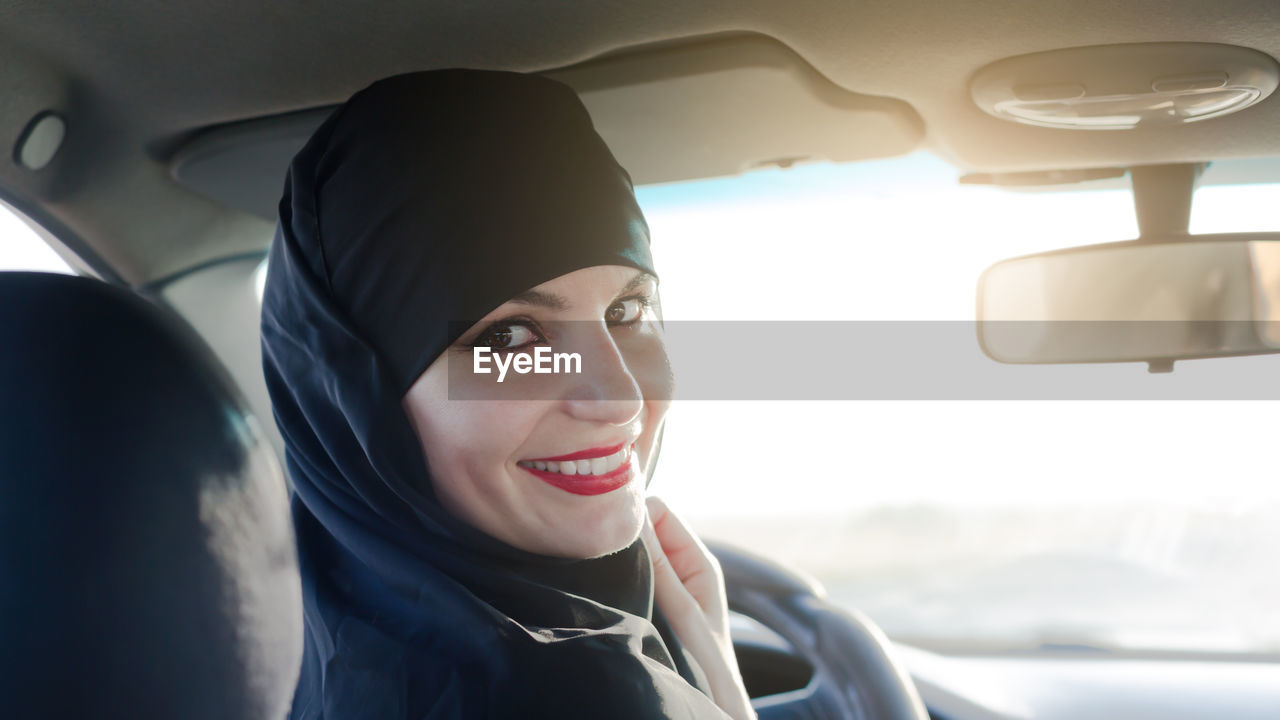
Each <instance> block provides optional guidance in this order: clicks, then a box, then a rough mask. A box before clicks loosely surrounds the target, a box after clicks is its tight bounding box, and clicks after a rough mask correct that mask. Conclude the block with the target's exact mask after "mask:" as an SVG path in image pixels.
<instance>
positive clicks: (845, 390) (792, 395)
mask: <svg viewBox="0 0 1280 720" xmlns="http://www.w3.org/2000/svg"><path fill="white" fill-rule="evenodd" d="M561 325H562V326H564V325H570V324H569V323H562V324H561ZM589 325H591V323H583V327H584V330H583V331H584V332H586V331H587V329H588V328H587V327H586V326H589ZM987 325H988V327H986V328H981V329H982V331H983V334H984V336H986V337H991V336H992V331H993V328H992V327H990V326H991V325H992V324H991V323H988V324H987ZM1001 325H1002V326H1001V327H1000V328H998V332H999V333H1000V335H1001V337H1002V338H1004V340H1003V341H1004V342H1016V341H1017V339H1019V338H1021V339H1022V341H1023V345H1024V346H1028V347H1030V346H1034V344H1035V342H1036V340H1035V338H1037V337H1041V336H1045V335H1052V336H1054V337H1056V338H1061V337H1064V336H1068V335H1074V337H1077V338H1080V342H1081V343H1084V342H1088V341H1089V338H1107V339H1108V342H1114V340H1115V339H1116V338H1118V337H1119V338H1130V339H1131V341H1130V342H1129V343H1128V345H1127V346H1126V347H1127V351H1128V352H1129V353H1130V354H1129V355H1126V357H1138V356H1141V352H1140V348H1141V342H1144V340H1143V338H1147V337H1160V338H1163V339H1165V340H1167V338H1168V337H1170V336H1172V335H1176V334H1177V333H1178V332H1182V330H1179V329H1177V328H1174V327H1172V326H1173V325H1174V324H1173V323H1151V322H1145V323H1138V322H1133V323H1117V322H1110V323H1080V322H1077V323H1069V324H1067V323H1055V324H1053V325H1055V327H1053V328H1049V327H1047V325H1049V324H1047V323H1031V322H1021V323H1003V324H1001ZM1065 325H1070V326H1071V327H1070V328H1065V327H1063V326H1065ZM1207 325H1210V324H1206V323H1200V324H1199V326H1198V327H1196V328H1194V329H1193V330H1192V331H1191V332H1192V333H1193V334H1194V335H1195V336H1196V337H1197V338H1200V339H1202V338H1204V337H1216V336H1220V337H1223V338H1232V337H1239V336H1241V335H1242V334H1245V335H1248V334H1252V335H1253V336H1257V335H1258V334H1259V332H1262V331H1256V328H1253V329H1251V328H1245V327H1240V326H1238V325H1239V323H1212V325H1215V326H1217V327H1207ZM560 330H561V331H566V328H564V327H561V328H560ZM979 330H980V328H979V324H978V323H976V322H962V321H945V322H926V321H912V322H897V321H850V322H828V321H791V322H781V321H773V322H712V321H705V322H702V321H698V322H694V321H686V322H668V323H666V325H665V328H664V329H663V331H662V332H661V338H662V342H663V343H665V349H666V354H667V356H668V358H669V360H670V367H671V372H672V373H673V375H674V379H675V382H674V388H673V389H668V388H667V386H664V385H663V384H662V383H660V382H651V381H648V380H646V377H649V378H651V376H652V372H653V371H652V367H651V366H652V364H653V363H652V356H651V355H646V356H644V357H645V359H644V360H643V361H637V360H636V359H635V358H636V357H637V353H639V352H640V350H637V349H636V348H639V347H641V346H642V345H643V343H642V342H641V340H639V339H637V338H636V337H634V336H626V335H624V333H628V332H638V331H636V330H628V329H623V328H614V329H611V330H610V332H611V333H613V334H614V336H615V338H616V342H615V343H614V344H613V345H612V346H610V345H609V343H607V342H605V343H599V342H597V343H595V344H584V345H582V346H581V347H584V348H585V347H592V348H595V351H593V352H579V353H578V354H579V356H580V365H581V371H580V372H577V373H573V372H570V373H564V372H563V370H564V368H565V364H564V362H561V365H560V368H559V369H560V370H561V372H558V373H557V372H547V373H541V374H539V373H536V372H534V370H532V369H530V370H528V371H527V372H524V373H521V372H517V369H516V368H517V365H516V363H514V362H512V361H511V360H510V359H508V360H505V361H504V362H507V363H509V364H508V365H507V372H506V374H505V377H504V378H503V380H502V382H501V383H499V372H498V370H499V368H498V363H497V362H496V358H495V357H490V358H488V360H487V367H488V368H489V370H490V372H489V373H487V374H482V375H477V374H476V373H475V372H474V370H475V364H474V355H473V353H472V351H470V350H466V351H462V352H454V353H451V354H450V356H449V357H450V363H449V373H450V374H449V396H450V398H452V399H458V400H480V399H489V400H494V399H496V400H519V399H527V400H555V399H560V398H564V397H569V396H573V397H595V398H598V399H619V398H622V397H633V396H634V395H633V393H634V389H633V388H634V386H629V385H628V383H627V382H626V379H625V378H624V377H622V376H621V375H625V374H626V373H624V372H623V371H621V370H620V368H621V367H622V364H623V362H624V361H625V363H626V365H627V368H628V370H627V371H626V372H628V373H632V374H634V375H636V376H637V379H636V383H637V384H638V385H644V386H645V388H646V391H645V396H646V398H648V399H667V398H671V399H676V400H1188V399H1194V400H1280V355H1276V354H1258V355H1248V356H1236V357H1228V356H1224V357H1212V358H1209V359H1190V360H1177V361H1176V362H1174V363H1173V366H1172V367H1173V371H1172V372H1149V371H1148V370H1149V367H1150V368H1151V369H1155V370H1167V369H1168V365H1169V362H1168V360H1169V358H1168V357H1153V358H1149V359H1150V360H1152V361H1154V363H1153V364H1151V365H1150V366H1149V365H1148V363H1147V362H1145V361H1129V362H1119V363H1103V364H1093V363H1081V364H1011V363H1004V362H997V361H996V360H993V359H991V358H990V357H988V356H987V355H986V354H985V353H984V351H983V348H982V343H980V341H979V337H980V334H979ZM1067 330H1069V332H1066V331H1067ZM594 332H596V333H597V334H599V333H600V332H601V331H600V329H599V327H596V329H595V330H594ZM548 335H549V339H547V340H544V341H540V342H538V343H536V344H533V345H528V346H525V347H523V348H520V349H519V350H517V351H516V352H518V353H527V354H529V355H530V356H531V357H530V359H529V361H528V362H526V363H524V366H525V367H526V368H530V367H535V365H536V359H535V358H533V357H532V356H533V355H534V354H535V352H536V351H537V348H538V347H544V348H545V350H544V351H542V353H543V356H544V360H543V363H542V364H543V366H544V367H546V368H551V367H552V360H551V359H549V358H550V357H551V356H552V355H553V354H554V353H560V352H565V351H567V350H569V349H572V348H573V347H574V344H573V343H558V342H557V340H556V337H557V336H558V335H559V336H560V337H570V336H572V335H573V331H567V332H561V333H557V332H555V331H551V332H549V333H548ZM588 336H589V333H588V334H587V335H580V336H579V337H588ZM599 337H600V336H599V335H597V340H598V339H599ZM652 337H653V336H650V340H652ZM1011 338H1012V340H1011ZM1198 342H1199V340H1198ZM637 343H639V344H637ZM1166 346H1167V342H1166V343H1164V344H1162V345H1161V347H1166ZM1264 346H1265V344H1264V345H1263V346H1258V347H1264ZM610 347H612V348H613V349H612V350H610ZM1200 347H1207V346H1203V345H1201V346H1200ZM1135 348H1138V350H1135ZM1273 351H1274V352H1280V347H1276V348H1274V349H1273ZM1218 352H1220V353H1222V354H1225V355H1232V354H1234V353H1235V352H1238V350H1234V349H1232V348H1229V347H1226V346H1225V345H1223V346H1221V347H1219V348H1218V349H1217V351H1210V352H1203V353H1202V354H1205V355H1213V354H1218ZM611 353H615V354H611ZM1082 354H1086V355H1087V351H1086V352H1083V353H1082ZM561 360H563V358H561ZM620 373H621V375H620ZM654 388H658V389H656V390H654ZM592 393H594V394H592Z"/></svg>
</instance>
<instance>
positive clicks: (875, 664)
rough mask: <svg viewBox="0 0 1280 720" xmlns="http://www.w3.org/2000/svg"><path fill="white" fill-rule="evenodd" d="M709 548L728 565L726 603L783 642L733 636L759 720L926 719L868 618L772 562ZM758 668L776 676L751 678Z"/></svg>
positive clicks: (911, 686)
mask: <svg viewBox="0 0 1280 720" xmlns="http://www.w3.org/2000/svg"><path fill="white" fill-rule="evenodd" d="M707 547H708V549H710V550H711V552H712V554H713V555H715V556H716V559H717V560H719V561H720V567H721V569H722V570H723V571H724V579H725V589H726V591H727V594H728V600H729V609H730V610H731V611H733V612H737V613H740V614H742V615H745V616H747V617H748V618H751V619H752V620H755V621H756V622H758V623H760V624H761V625H763V626H764V627H765V628H767V629H768V630H771V631H772V632H773V633H776V634H777V636H778V637H780V638H781V639H782V640H784V641H785V644H783V643H776V642H775V643H773V644H772V647H771V646H770V644H769V643H763V644H759V645H756V644H743V643H740V642H735V649H736V650H737V653H738V662H739V666H740V667H741V668H742V671H743V677H744V679H745V680H746V681H747V690H748V692H749V693H750V694H752V695H753V696H754V697H753V698H752V701H751V703H752V706H753V707H754V708H755V710H756V712H757V714H758V715H759V716H760V720H782V719H783V718H786V719H788V720H807V719H809V718H813V719H814V720H818V719H825V718H848V719H850V720H928V717H929V715H928V713H927V712H926V711H925V707H924V703H923V702H921V700H920V695H919V693H918V692H916V687H915V685H914V684H913V683H912V681H911V677H910V675H908V674H907V672H906V670H905V669H903V667H902V666H901V665H900V664H898V662H897V661H896V660H895V659H894V656H893V653H892V650H891V647H890V644H889V640H888V638H886V637H885V634H884V632H882V631H881V630H880V628H878V627H877V626H876V625H875V623H873V622H871V620H870V619H868V618H867V617H865V616H863V615H862V614H860V613H857V612H850V611H849V610H846V609H844V608H841V607H839V606H837V605H835V604H833V603H831V602H829V601H828V600H826V599H825V598H824V597H823V592H822V590H821V588H819V587H818V586H817V585H816V584H814V583H813V582H812V581H810V580H808V579H806V578H804V577H802V576H800V575H798V574H796V573H794V572H791V571H790V570H787V569H786V568H784V567H782V566H781V565H779V564H777V563H775V562H773V561H770V560H767V559H765V558H762V557H760V556H758V555H754V554H752V553H749V552H747V551H744V550H741V549H738V548H734V547H731V546H728V545H725V544H722V543H715V542H708V543H707ZM756 667H761V668H764V667H768V669H769V673H768V674H769V676H770V677H771V678H772V679H771V680H766V682H765V683H764V684H763V685H762V683H761V682H760V681H759V680H756V681H755V682H753V679H752V676H753V675H756V673H754V672H753V669H754V668H756ZM806 676H807V681H806ZM788 680H790V682H788ZM788 684H790V685H791V686H792V687H787V685H788ZM753 685H755V686H756V687H754V688H753V687H752V686H753ZM770 685H772V686H773V687H770ZM778 690H781V691H780V692H779V691H778ZM761 691H764V692H767V693H769V694H763V695H761V694H760V692H761ZM757 695H758V696H757Z"/></svg>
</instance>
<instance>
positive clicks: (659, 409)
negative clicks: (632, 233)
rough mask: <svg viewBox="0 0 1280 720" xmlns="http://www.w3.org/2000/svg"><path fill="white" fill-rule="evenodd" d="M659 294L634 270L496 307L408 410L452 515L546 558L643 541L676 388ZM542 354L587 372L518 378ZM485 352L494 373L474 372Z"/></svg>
mask: <svg viewBox="0 0 1280 720" xmlns="http://www.w3.org/2000/svg"><path fill="white" fill-rule="evenodd" d="M656 293H657V286H656V281H655V280H654V279H653V278H652V277H651V276H649V275H648V274H646V273H643V272H640V271H638V270H636V269H634V268H629V267H622V266H615V265H606V266H597V267H589V268H584V269H582V270H577V271H575V272H571V273H568V274H566V275H561V276H560V277H558V278H555V279H554V280H549V281H547V282H545V283H543V284H541V285H539V286H537V287H535V288H533V289H532V290H530V291H528V292H525V293H521V294H520V295H517V296H516V297H514V298H512V299H511V300H510V301H508V302H507V303H505V304H503V305H501V306H500V307H498V308H496V309H495V310H493V312H491V313H489V314H488V315H487V316H485V318H484V319H483V320H481V321H480V322H478V323H476V325H475V326H473V327H471V328H470V329H469V330H468V331H467V332H466V333H465V334H464V335H463V336H462V337H461V338H459V340H458V341H457V342H456V343H454V344H453V345H451V346H450V347H449V348H448V349H447V350H446V351H445V352H444V353H442V354H441V355H440V357H438V358H437V359H436V360H435V362H433V363H432V364H431V366H430V367H428V368H427V369H426V371H425V372H423V373H422V375H421V376H420V377H419V378H418V379H417V381H416V382H414V384H413V386H412V387H410V388H409V391H408V392H407V393H406V394H405V397H404V401H403V404H404V408H405V412H406V413H407V414H408V416H409V419H410V421H411V422H412V423H413V425H414V428H415V429H416V430H417V433H418V437H419V439H420V440H421V441H422V447H423V451H424V452H425V453H426V458H427V465H428V467H429V468H430V469H431V474H432V478H433V482H434V489H435V493H436V496H437V497H438V498H439V499H440V502H441V504H442V505H443V506H444V507H445V509H446V510H448V511H449V512H450V513H452V514H453V515H455V516H456V517H459V518H461V519H463V520H465V521H467V522H468V523H470V524H471V525H473V526H475V527H477V528H479V529H480V530H482V531H484V532H486V533H488V534H489V535H492V536H493V537H496V538H498V539H499V540H502V541H504V542H506V543H507V544H509V545H513V546H515V547H517V548H521V549H523V550H527V551H530V552H534V553H539V554H543V555H554V556H560V557H574V558H588V557H597V556H600V555H606V554H608V553H611V552H616V551H618V550H620V549H622V548H624V547H626V546H627V545H629V544H631V543H632V542H633V541H634V540H635V539H636V537H637V536H638V535H639V532H640V527H641V524H642V523H643V521H644V517H645V510H644V488H645V483H646V478H647V477H648V475H649V472H650V471H651V470H652V467H651V464H652V462H653V459H654V457H653V454H654V450H655V444H656V442H657V438H658V434H659V431H660V430H661V428H662V422H663V418H664V417H665V416H666V412H667V407H668V405H669V398H670V397H671V387H672V377H671V369H670V365H669V364H668V362H667V354H666V348H665V346H664V345H663V341H662V336H661V331H660V328H659V326H658V312H659V311H658V308H657V296H656ZM539 347H541V348H544V350H543V351H542V352H543V353H544V354H545V356H546V357H552V355H551V353H557V354H558V353H566V354H568V353H576V354H577V355H578V356H580V358H581V361H580V364H578V363H573V362H567V363H561V364H560V366H559V368H555V366H554V364H553V363H550V362H548V363H546V365H547V366H550V367H551V368H552V369H559V370H561V372H550V373H535V372H526V373H520V372H518V371H517V368H518V367H520V365H519V364H518V362H519V355H521V354H527V355H529V356H534V355H535V353H537V352H538V348H539ZM479 348H486V350H481V349H479ZM477 355H478V356H480V362H481V364H482V365H483V366H484V367H487V368H488V369H489V370H490V372H489V373H488V374H482V373H477V372H475V371H474V370H475V367H476V357H477ZM503 366H505V367H507V371H506V373H505V376H502V382H498V378H499V376H500V372H501V370H500V368H501V367H503ZM566 367H568V368H571V369H576V368H579V367H580V370H581V372H578V373H574V372H563V370H565V369H566ZM451 397H452V398H453V399H451Z"/></svg>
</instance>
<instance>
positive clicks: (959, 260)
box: [638, 154, 1280, 653]
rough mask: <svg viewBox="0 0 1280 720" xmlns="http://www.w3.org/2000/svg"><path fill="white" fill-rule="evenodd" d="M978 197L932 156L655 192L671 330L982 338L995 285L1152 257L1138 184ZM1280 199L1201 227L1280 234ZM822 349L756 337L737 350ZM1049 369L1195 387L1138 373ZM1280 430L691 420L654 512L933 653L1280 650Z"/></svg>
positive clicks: (991, 191) (794, 405)
mask: <svg viewBox="0 0 1280 720" xmlns="http://www.w3.org/2000/svg"><path fill="white" fill-rule="evenodd" d="M1213 172H1214V170H1213V169H1210V171H1209V174H1206V176H1205V178H1204V180H1205V181H1206V182H1212V173H1213ZM957 175H958V173H957V171H956V170H955V169H954V168H953V167H951V166H949V165H947V164H945V163H943V162H942V161H940V160H938V159H936V158H934V157H932V156H930V155H928V154H916V155H912V156H908V157H905V158H899V159H893V160H886V161H880V162H870V163H858V164H851V165H811V166H800V167H796V168H793V169H790V170H768V171H757V172H753V173H749V174H746V175H743V176H740V177H733V178H725V179H717V180H709V181H698V182H689V183H678V184H669V185H661V186H649V187H642V188H640V189H639V191H638V195H639V198H640V202H641V205H642V206H643V208H644V211H645V215H646V216H647V218H648V220H649V223H650V226H651V229H652V235H653V238H654V255H655V261H656V263H657V268H658V270H659V273H660V274H661V276H662V290H661V292H662V303H663V309H664V313H665V316H666V318H667V320H668V323H671V322H672V321H681V320H702V321H706V320H739V321H759V320H789V321H796V320H806V321H826V322H829V321H837V320H859V321H862V320H878V321H886V320H887V321H922V320H927V321H965V322H972V320H973V318H974V312H975V310H974V305H975V291H976V285H977V280H978V277H979V275H980V274H981V273H982V271H983V270H984V269H985V268H987V267H988V266H989V265H991V264H992V263H994V262H996V261H999V260H1002V259H1005V258H1009V257H1013V256H1017V255H1023V254H1027V253H1034V252H1040V251H1044V250H1049V249H1054V248H1061V247H1070V246H1076V245H1084V244H1093V243H1101V242H1109V241H1115V240H1124V239H1128V238H1132V237H1135V236H1136V235H1137V227H1136V222H1135V219H1134V211H1133V205H1132V196H1131V194H1130V192H1129V190H1128V187H1127V181H1126V182H1124V183H1123V184H1117V187H1116V188H1115V189H1109V190H1095V191H1081V190H1075V191H1067V192H1011V191H1007V190H1001V189H995V188H990V187H978V186H962V185H960V184H958V183H957ZM1277 200H1280V185H1249V186H1205V187H1202V188H1201V189H1200V190H1198V191H1197V196H1196V202H1195V206H1194V211H1193V216H1192V228H1191V230H1192V232H1195V233H1209V232H1237V231H1253V230H1280V218H1276V217H1275V212H1274V208H1275V207H1277V204H1278V203H1277ZM815 327H816V326H815ZM854 327H857V326H855V325H852V324H851V325H847V326H846V325H841V326H838V328H837V327H836V326H832V331H834V332H845V331H847V329H848V328H854ZM877 337H879V336H877ZM821 340H822V338H821V336H820V335H819V336H817V337H815V338H814V341H815V342H821ZM973 344H974V348H975V352H976V351H977V350H976V348H977V344H976V341H975V342H974V343H973ZM800 350H801V349H800V348H795V347H782V348H778V347H771V346H770V344H769V338H767V337H742V338H741V342H740V343H739V344H736V346H729V347H725V348H724V353H725V357H727V358H732V357H734V356H735V355H741V354H747V353H753V352H781V353H790V352H799V351H800ZM888 350H891V348H876V347H867V348H865V349H863V352H864V353H866V354H869V355H874V354H876V353H877V351H881V352H884V351H888ZM939 362H945V359H943V358H939ZM858 365H859V358H850V359H849V366H850V368H851V370H852V371H854V372H856V371H857V367H858ZM1259 366H1261V367H1263V368H1264V369H1265V370H1266V371H1267V372H1268V373H1270V377H1272V378H1276V377H1280V357H1277V356H1263V357H1251V358H1230V359H1214V360H1199V361H1191V362H1185V363H1178V366H1177V370H1176V371H1175V373H1174V375H1175V376H1177V375H1179V374H1182V375H1184V376H1186V375H1188V374H1189V375H1191V376H1198V377H1201V378H1209V379H1213V378H1228V377H1231V376H1232V375H1233V373H1238V372H1239V371H1240V369H1241V368H1246V367H1247V368H1249V369H1251V371H1253V372H1255V373H1256V371H1257V369H1258V368H1259ZM1000 367H1010V366H1000ZM678 370H679V368H678V367H677V371H678ZM1032 370H1034V371H1035V372H1043V373H1044V377H1046V378H1051V377H1054V376H1053V375H1052V373H1077V374H1078V373H1085V372H1094V373H1098V372H1102V373H1106V374H1107V376H1108V377H1113V378H1115V379H1117V381H1118V382H1123V383H1134V384H1138V383H1154V382H1162V381H1167V378H1169V377H1171V376H1160V375H1151V374H1148V373H1147V372H1146V367H1145V365H1142V364H1134V363H1127V364H1117V365H1107V366H1054V367H1037V368H1032ZM1271 397H1274V395H1272V396H1271ZM1278 409H1280V408H1277V402H1275V401H1271V400H1267V401H1262V400H1257V401H1226V400H1216V401H1215V400H1196V401H1190V400H1160V401H1129V400H1108V401H1049V400H1014V401H1008V400H1005V401H996V400H945V399H931V398H929V397H927V396H925V397H917V398H909V399H908V398H904V399H901V400H877V401H869V400H844V401H786V400H779V401H768V402H765V401H746V400H742V401H732V400H725V401H691V400H684V401H680V402H677V403H676V404H675V407H674V408H673V409H672V411H671V414H670V416H669V420H668V426H667V432H666V433H665V438H664V444H663V449H662V456H661V460H660V464H659V467H658V469H657V472H656V475H655V476H654V481H653V484H652V486H651V490H652V491H653V492H655V493H656V494H659V495H661V496H663V497H664V498H665V499H666V500H667V501H668V503H669V504H670V505H671V506H672V507H673V508H677V509H678V510H680V511H681V512H682V513H683V514H684V515H687V516H689V518H690V521H691V523H692V524H693V525H694V526H695V528H696V529H697V530H699V531H700V532H701V533H702V534H703V535H705V536H707V537H711V538H718V539H722V540H726V541H729V542H732V543H735V544H738V545H740V546H743V547H746V548H748V549H752V550H754V551H756V552H758V553H761V554H764V555H766V556H769V557H773V558H776V559H778V560H781V561H782V562H784V563H787V564H789V565H791V566H792V567H796V568H800V569H802V570H804V571H807V572H808V573H810V574H812V575H814V576H815V577H817V578H818V579H819V580H820V581H821V582H822V583H823V584H824V585H825V586H826V588H827V590H828V592H829V594H830V595H831V596H832V597H833V598H834V599H836V600H838V601H840V602H843V603H846V604H848V605H849V606H850V607H855V608H857V609H859V610H861V611H863V612H864V613H866V614H867V615H869V616H870V617H871V618H873V619H874V620H876V621H877V622H878V623H880V624H881V625H882V626H883V627H884V629H885V630H886V632H887V633H888V634H889V635H890V636H891V637H894V638H895V639H898V640H901V641H906V642H910V643H915V644H918V645H921V646H924V647H928V648H932V649H938V650H946V651H957V652H966V651H980V650H981V651H987V650H1011V649H1018V650H1022V649H1040V648H1043V649H1048V648H1062V647H1081V646H1085V647H1095V648H1109V649H1127V650H1141V651H1148V650H1153V651H1189V652H1231V653H1241V652H1244V653H1276V652H1280V615H1278V614H1277V613H1276V612H1275V608H1276V607H1277V606H1280V575H1277V573H1276V572H1275V567H1276V561H1277V558H1278V557H1280V523H1277V522H1276V520H1277V518H1278V517H1280V482H1277V477H1276V467H1275V459H1276V457H1277V456H1276V451H1275V449H1276V447H1277V446H1278V444H1277V435H1278V434H1280V423H1277V421H1276V418H1277V417H1280V414H1277V410H1278Z"/></svg>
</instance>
